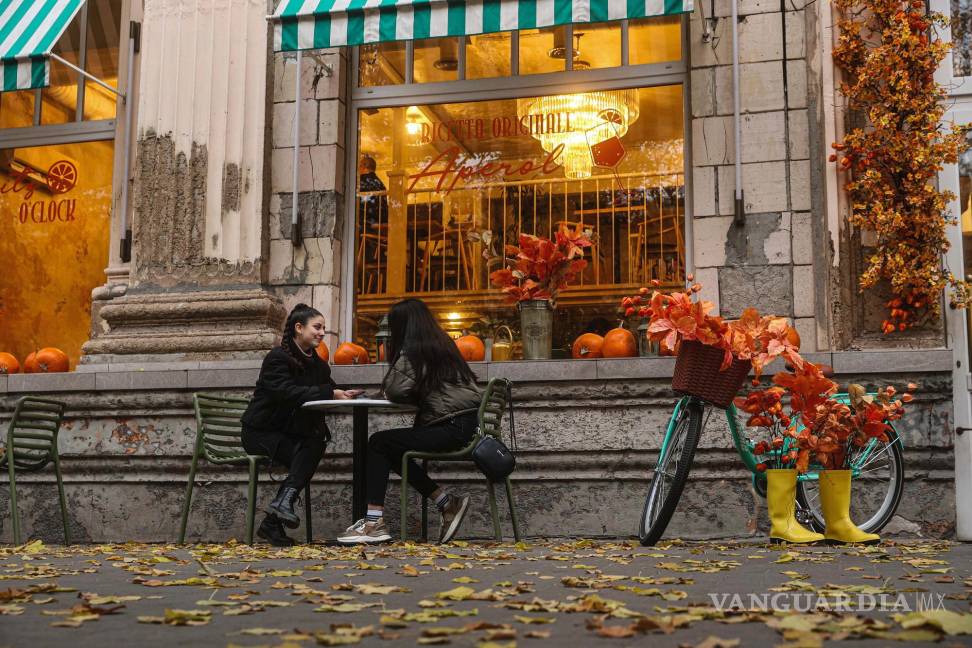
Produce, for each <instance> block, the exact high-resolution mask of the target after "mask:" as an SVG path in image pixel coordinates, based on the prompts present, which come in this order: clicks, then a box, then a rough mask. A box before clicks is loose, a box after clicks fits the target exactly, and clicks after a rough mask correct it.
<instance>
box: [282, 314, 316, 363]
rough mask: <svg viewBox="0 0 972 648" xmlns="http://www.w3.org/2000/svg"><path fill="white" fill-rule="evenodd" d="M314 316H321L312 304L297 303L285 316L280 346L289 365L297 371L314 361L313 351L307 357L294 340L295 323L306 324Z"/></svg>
mask: <svg viewBox="0 0 972 648" xmlns="http://www.w3.org/2000/svg"><path fill="white" fill-rule="evenodd" d="M315 317H323V315H321V312H320V311H319V310H317V309H316V308H314V307H312V306H308V305H307V304H297V305H296V306H294V309H293V310H292V311H290V315H288V316H287V322H286V323H285V324H284V330H283V338H282V339H281V340H280V348H281V349H283V350H284V352H286V354H287V357H288V359H289V360H290V365H291V366H292V367H293V368H294V369H296V370H297V371H300V372H303V370H304V369H305V368H306V367H307V366H308V365H309V364H310V363H312V362H313V361H314V355H315V354H314V353H311V356H310V357H309V358H308V357H307V356H306V355H304V353H303V352H302V351H301V350H300V349H298V347H297V343H296V342H295V341H294V335H295V334H296V333H297V324H298V323H299V324H300V325H301V326H307V322H309V321H310V320H312V319H313V318H315Z"/></svg>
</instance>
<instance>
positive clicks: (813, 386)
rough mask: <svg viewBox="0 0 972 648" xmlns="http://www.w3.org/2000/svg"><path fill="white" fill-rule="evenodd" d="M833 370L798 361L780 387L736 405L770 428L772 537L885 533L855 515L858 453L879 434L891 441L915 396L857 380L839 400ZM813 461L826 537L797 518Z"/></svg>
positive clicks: (865, 538)
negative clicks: (863, 525) (872, 390)
mask: <svg viewBox="0 0 972 648" xmlns="http://www.w3.org/2000/svg"><path fill="white" fill-rule="evenodd" d="M827 373H828V372H827V370H826V368H825V367H824V366H823V365H818V364H814V363H812V362H803V363H802V364H801V365H800V366H796V365H791V367H790V370H789V371H781V372H779V373H777V374H776V375H774V376H773V383H774V385H773V386H771V387H767V388H765V389H760V390H756V391H753V392H751V393H750V394H748V395H747V396H745V397H739V398H737V399H736V406H737V407H739V409H741V410H743V411H744V412H747V413H748V414H750V417H749V419H748V421H747V422H746V424H747V425H748V426H750V427H753V428H757V429H763V430H767V431H769V437H770V438H769V440H768V441H760V442H758V443H757V444H756V445H755V447H754V449H753V450H754V453H755V454H757V455H759V456H760V457H761V458H764V457H765V460H764V461H762V462H761V463H760V464H758V465H757V466H756V468H757V469H758V470H764V471H766V478H767V506H768V508H769V511H770V521H771V529H770V539H771V540H774V541H787V542H799V543H806V542H815V541H819V540H826V541H827V542H830V543H846V542H862V543H867V544H871V543H875V542H878V541H879V540H880V537H879V536H878V535H877V534H874V533H865V532H864V531H861V530H860V529H859V528H858V527H857V526H856V525H855V524H854V523H853V522H852V521H851V519H850V499H851V470H850V457H851V454H852V452H851V451H852V449H853V448H855V447H856V448H863V447H865V446H866V445H867V444H868V443H869V442H870V440H871V439H878V440H880V441H882V442H884V443H888V436H887V432H888V430H889V429H890V426H889V422H890V421H895V420H898V419H900V418H901V417H902V416H903V415H904V413H905V405H904V404H905V403H908V402H911V401H912V400H913V398H914V397H913V396H912V395H911V394H910V393H904V394H902V395H901V397H900V398H895V394H896V393H897V392H896V390H895V388H894V387H883V388H881V389H879V390H878V391H877V393H876V394H874V395H869V394H867V392H866V390H865V389H864V387H862V386H861V385H856V384H851V385H850V386H849V387H848V389H847V397H846V398H843V399H834V398H831V395H832V394H834V393H835V392H836V391H837V389H838V386H837V383H836V382H834V381H833V380H831V379H830V378H829V377H828V376H827ZM908 388H909V390H914V389H916V388H917V386H916V385H914V384H909V385H908ZM784 404H788V407H786V406H785V405H784ZM788 440H789V442H788ZM811 463H813V464H814V466H815V467H817V468H818V469H819V470H818V486H819V489H820V504H821V510H822V512H823V516H824V522H825V525H826V528H825V530H824V534H823V535H821V534H819V533H814V532H812V531H809V530H807V529H805V528H804V527H803V526H802V525H800V524H799V523H798V522H797V521H796V519H795V517H794V516H793V495H795V492H796V479H797V474H798V473H804V472H807V470H808V469H809V468H810V465H811Z"/></svg>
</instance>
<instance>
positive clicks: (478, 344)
mask: <svg viewBox="0 0 972 648" xmlns="http://www.w3.org/2000/svg"><path fill="white" fill-rule="evenodd" d="M456 346H457V347H459V354H460V355H461V356H462V357H463V359H465V361H466V362H482V361H483V360H485V359H486V345H485V344H483V341H482V340H480V339H479V338H478V337H476V336H475V335H463V336H462V337H461V338H458V339H456Z"/></svg>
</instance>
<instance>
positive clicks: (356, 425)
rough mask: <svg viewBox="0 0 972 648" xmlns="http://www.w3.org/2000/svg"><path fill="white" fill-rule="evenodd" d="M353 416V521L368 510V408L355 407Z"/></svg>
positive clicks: (361, 516)
mask: <svg viewBox="0 0 972 648" xmlns="http://www.w3.org/2000/svg"><path fill="white" fill-rule="evenodd" d="M352 410H353V412H354V414H353V418H352V432H353V437H354V450H353V454H352V457H353V461H354V464H353V466H352V474H353V478H352V482H351V483H352V488H351V514H352V518H353V522H357V521H358V520H360V519H361V518H363V517H364V516H365V514H366V513H367V512H368V493H367V482H366V475H367V467H368V466H367V464H368V408H367V407H360V406H359V407H354V408H352Z"/></svg>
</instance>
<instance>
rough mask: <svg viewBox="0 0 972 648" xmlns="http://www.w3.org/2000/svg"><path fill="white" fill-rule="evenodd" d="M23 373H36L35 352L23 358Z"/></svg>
mask: <svg viewBox="0 0 972 648" xmlns="http://www.w3.org/2000/svg"><path fill="white" fill-rule="evenodd" d="M24 373H37V352H36V351H35V352H34V353H31V354H30V355H29V356H27V357H26V358H24Z"/></svg>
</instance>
